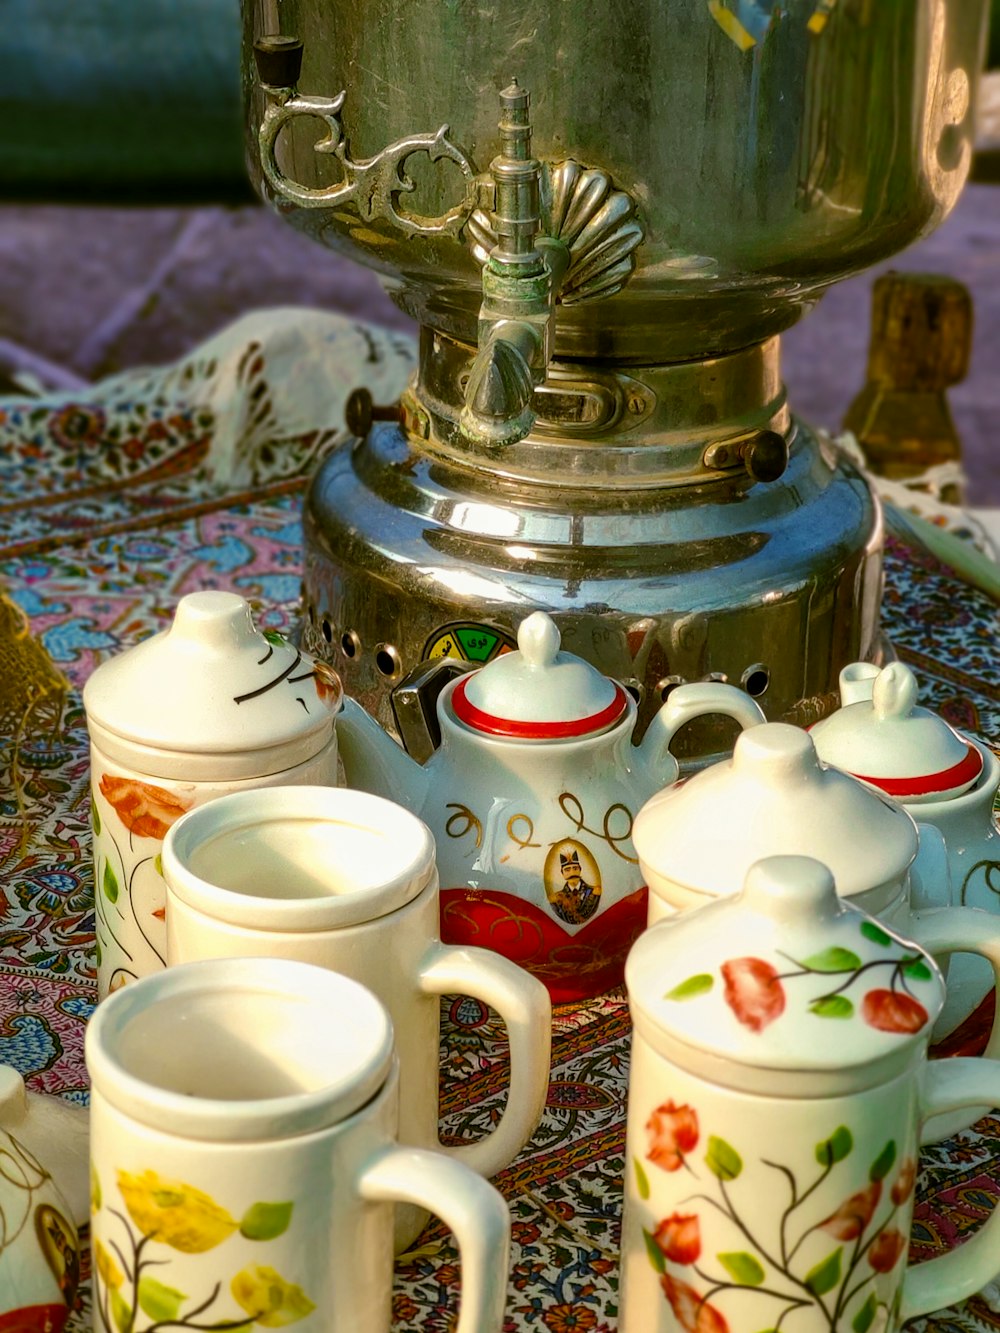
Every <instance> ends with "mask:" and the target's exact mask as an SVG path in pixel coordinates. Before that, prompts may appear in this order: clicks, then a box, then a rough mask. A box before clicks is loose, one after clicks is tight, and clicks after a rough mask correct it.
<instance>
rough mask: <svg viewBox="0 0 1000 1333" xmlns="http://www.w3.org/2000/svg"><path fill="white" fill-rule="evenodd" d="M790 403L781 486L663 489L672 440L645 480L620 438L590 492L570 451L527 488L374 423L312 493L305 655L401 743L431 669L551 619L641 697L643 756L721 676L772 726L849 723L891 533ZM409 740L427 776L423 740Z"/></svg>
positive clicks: (732, 476) (492, 650)
mask: <svg viewBox="0 0 1000 1333" xmlns="http://www.w3.org/2000/svg"><path fill="white" fill-rule="evenodd" d="M775 341H776V340H775ZM765 346H766V345H765ZM758 352H759V349H758ZM776 355H777V353H776V348H775V350H774V356H775V358H776ZM745 359H746V358H745V357H744V361H745ZM744 369H745V366H744ZM684 373H685V374H686V375H688V376H690V374H691V371H690V368H687V369H685V372H684ZM712 373H713V376H714V379H713V383H714V382H715V381H717V380H718V375H719V366H718V363H714V364H713V367H712ZM420 392H421V389H420V386H419V385H418V387H417V390H416V400H417V401H419V399H420ZM780 402H781V405H782V406H781V410H780V411H778V412H776V411H775V410H773V403H772V404H771V407H770V408H769V412H770V415H769V416H768V417H767V421H769V422H770V423H771V424H772V426H773V424H775V423H776V422H780V423H782V424H783V429H782V431H781V434H783V435H784V437H785V439H786V441H787V443H788V450H789V457H788V465H787V467H786V469H785V471H784V472H783V474H782V475H780V476H779V477H778V478H777V479H775V480H772V481H766V482H765V481H757V482H755V481H753V480H752V478H751V477H749V476H748V475H747V473H746V471H745V470H744V469H743V468H739V469H738V471H737V472H733V471H730V473H729V474H728V475H725V476H721V477H720V476H715V477H714V479H710V480H708V479H706V480H702V481H699V480H697V479H694V480H692V479H690V478H686V477H685V478H680V479H678V477H677V476H676V475H668V474H667V473H665V472H662V471H661V472H660V473H658V472H657V471H656V469H655V467H653V466H652V464H651V462H650V460H654V458H655V455H656V451H657V449H662V448H663V446H661V444H660V443H658V442H657V441H658V437H656V436H653V437H651V439H650V440H649V442H648V448H647V449H646V451H642V450H633V451H632V453H633V454H634V456H635V457H636V458H637V459H640V460H641V462H642V467H641V468H640V467H636V468H635V469H634V471H635V480H634V481H630V479H629V468H628V467H625V468H623V467H622V458H623V457H624V452H623V450H622V448H621V447H620V445H618V444H616V443H613V442H612V443H607V442H603V441H598V442H596V443H593V442H591V443H586V444H585V447H584V445H580V449H581V450H582V451H583V452H581V454H580V457H582V458H585V459H586V462H587V471H586V473H585V474H584V475H581V473H582V469H583V464H582V463H579V462H574V458H575V457H576V455H574V454H572V452H570V453H566V452H565V451H564V452H563V453H562V454H560V453H559V450H558V449H556V450H553V451H552V454H553V456H554V455H559V464H560V465H559V467H558V469H555V468H554V469H553V470H552V472H551V474H550V475H548V476H546V475H545V474H544V471H541V470H538V471H536V473H535V475H527V472H528V471H530V469H522V475H520V476H516V475H512V471H513V469H512V468H510V467H508V466H506V465H505V464H504V462H503V460H499V461H498V460H492V461H491V460H472V461H470V460H466V459H463V458H462V457H461V456H460V455H459V454H458V453H457V452H456V451H455V450H454V449H451V450H450V449H448V448H446V447H445V448H437V447H435V445H434V443H433V442H428V441H427V440H422V439H419V438H415V437H414V435H413V433H412V432H411V433H407V432H406V431H405V430H404V429H403V427H401V426H400V425H399V424H397V423H395V422H392V423H390V422H376V423H375V424H373V425H372V426H371V428H370V429H369V430H368V433H367V435H366V436H365V438H356V439H354V440H353V441H351V442H349V443H347V444H345V445H344V446H342V447H341V448H339V449H338V450H336V451H335V452H334V453H333V454H332V455H331V456H330V457H329V458H327V459H326V461H325V462H324V463H323V464H322V466H321V467H320V469H319V471H318V472H317V474H316V476H315V478H314V480H313V483H312V486H311V489H310V492H309V496H308V499H307V503H306V507H305V573H304V581H305V588H304V590H305V613H306V615H305V626H304V635H303V643H304V646H305V647H306V648H307V649H308V650H309V651H310V652H312V653H314V654H316V655H317V656H319V657H322V658H325V659H326V660H327V661H329V662H331V663H332V664H333V665H335V666H336V668H337V670H338V671H339V672H340V673H341V675H342V677H343V680H344V685H345V688H346V689H347V691H348V692H349V693H350V694H351V695H352V696H353V697H354V698H356V699H357V700H358V701H359V702H360V703H362V704H363V705H364V706H365V707H366V708H367V709H368V710H369V711H370V712H371V713H372V714H373V715H374V716H375V717H376V718H377V719H378V720H379V721H380V722H381V723H382V724H383V725H384V726H386V727H387V728H388V729H390V730H392V731H394V732H396V733H397V734H398V733H399V730H400V727H399V725H398V724H397V716H396V714H395V713H394V710H393V697H392V696H393V691H394V690H397V689H398V687H399V686H400V683H401V682H403V681H404V679H405V678H407V677H408V676H410V674H411V673H412V672H413V671H414V669H415V668H417V667H418V666H419V665H420V663H421V662H423V661H425V660H426V659H428V658H437V657H445V656H450V657H454V658H456V659H459V660H462V661H464V662H466V663H469V664H472V665H477V664H481V663H483V662H485V661H487V660H489V659H490V658H491V657H493V656H495V655H496V654H498V653H501V652H504V651H506V650H508V649H510V648H511V647H512V646H513V645H514V643H515V635H516V630H517V626H518V625H519V624H520V622H521V620H522V619H523V618H524V617H525V616H526V615H528V614H529V613H530V612H531V611H534V610H539V609H541V610H545V611H548V612H549V613H550V614H551V615H552V616H553V618H554V619H555V620H556V621H557V623H558V625H559V628H560V631H561V634H562V642H563V646H564V647H565V648H566V649H567V650H568V651H570V652H573V653H576V654H578V655H579V656H581V657H584V658H586V659H587V660H588V661H590V662H592V663H593V664H594V665H595V666H596V667H598V668H599V669H600V670H601V671H603V672H605V673H606V674H607V675H609V676H612V677H614V678H616V679H618V680H621V681H622V682H623V683H624V684H625V685H626V686H627V687H628V688H629V689H630V690H631V691H632V693H633V694H634V695H635V697H636V699H637V702H638V705H639V724H638V727H637V730H636V735H637V737H638V736H639V735H641V733H642V731H643V730H644V728H645V726H646V724H647V723H648V721H649V719H650V717H651V716H652V715H653V713H654V712H655V711H656V709H657V708H658V706H659V704H660V702H661V700H662V699H663V698H664V697H665V695H666V694H667V693H668V692H669V691H670V690H671V689H672V688H673V687H674V686H675V685H677V684H679V683H682V682H685V681H695V680H705V679H710V680H725V681H729V682H730V683H731V684H733V685H737V686H739V687H741V688H743V689H745V690H746V691H747V692H748V693H749V694H750V695H752V696H753V697H754V698H755V699H756V700H757V701H758V702H759V703H760V705H761V707H762V708H763V709H764V711H765V713H766V714H767V716H768V717H769V718H770V719H771V720H782V721H789V722H794V723H797V724H800V725H809V724H810V723H812V722H814V721H816V720H817V719H818V718H820V717H822V716H825V715H826V713H828V712H829V711H830V710H831V709H832V708H834V707H836V705H837V676H838V673H839V671H840V669H841V667H842V666H844V665H845V664H846V663H848V662H850V661H855V660H860V659H870V658H872V657H874V656H875V655H876V654H877V652H878V647H879V642H878V640H879V635H878V620H879V599H880V592H881V552H882V525H881V516H880V512H879V508H878V504H877V501H876V500H875V499H874V497H873V495H872V493H871V491H870V489H869V487H868V485H867V483H866V482H865V480H864V479H863V478H862V476H861V475H860V474H859V473H858V472H857V471H856V470H855V469H854V468H853V467H852V466H851V465H850V464H849V463H848V462H847V461H846V460H845V459H844V458H843V457H842V456H841V455H840V454H839V453H837V452H836V451H835V450H833V449H831V448H830V446H829V445H828V444H827V443H825V442H823V441H821V440H820V439H819V438H818V437H817V436H816V435H815V434H814V433H813V432H812V431H811V430H810V429H809V428H808V427H807V426H805V425H803V423H801V422H798V421H796V420H794V419H793V418H791V417H790V416H789V415H788V413H787V409H786V408H784V406H783V404H784V398H783V391H782V393H781V395H780ZM701 406H702V407H703V402H702V403H701ZM698 408H699V401H698V400H697V398H696V399H695V400H694V401H693V402H692V406H691V410H692V412H696V411H697V410H698ZM406 411H407V415H408V417H409V418H411V419H412V415H413V403H412V401H411V403H410V405H409V407H408V408H407V409H406ZM713 433H715V434H717V435H718V434H720V433H721V435H722V436H723V437H724V436H725V431H724V430H722V431H721V432H720V431H719V428H718V426H715V428H714V431H713ZM547 448H548V446H547V445H546V443H545V441H544V440H543V441H542V442H541V443H540V444H539V445H538V446H536V448H535V454H536V455H537V456H538V457H540V458H544V457H545V456H546V450H547ZM670 449H671V450H673V451H674V455H676V453H677V450H676V442H672V443H671V445H670ZM664 452H666V450H665V449H664ZM682 452H683V451H682ZM688 452H690V441H689V442H688ZM602 453H603V454H606V455H607V458H608V459H609V460H611V461H609V462H608V464H607V466H606V467H605V468H604V469H603V476H602V466H601V464H600V461H599V460H600V458H601V456H602ZM672 456H673V455H672ZM522 457H523V458H528V457H529V455H528V454H524V455H522ZM403 730H404V733H405V732H406V727H405V725H404V727H403ZM418 731H419V728H418ZM404 739H405V740H406V741H407V742H408V744H409V746H410V748H411V750H413V751H414V752H415V753H416V757H418V758H423V757H425V753H420V750H421V747H422V746H423V747H424V749H425V751H426V742H424V741H422V740H421V738H420V737H419V735H418V736H417V738H416V740H413V739H412V738H411V736H410V735H408V734H404ZM731 741H732V732H731V724H730V723H729V722H728V721H727V720H725V719H719V720H718V721H717V722H716V721H712V722H709V723H705V724H701V725H698V726H695V725H692V726H691V727H690V728H688V729H686V734H684V735H682V737H681V738H680V741H679V746H678V749H677V752H678V757H679V758H687V759H689V760H691V759H699V758H700V759H702V760H704V759H705V758H707V757H711V756H713V755H715V754H717V753H719V752H720V751H722V750H723V749H726V748H728V746H729V745H730V744H731Z"/></svg>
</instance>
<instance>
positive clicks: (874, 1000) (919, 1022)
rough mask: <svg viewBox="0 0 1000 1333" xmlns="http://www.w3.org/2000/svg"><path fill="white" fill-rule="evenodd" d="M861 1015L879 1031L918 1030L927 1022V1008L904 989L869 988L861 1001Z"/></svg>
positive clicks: (906, 1031)
mask: <svg viewBox="0 0 1000 1333" xmlns="http://www.w3.org/2000/svg"><path fill="white" fill-rule="evenodd" d="M861 1016H862V1017H863V1018H864V1020H865V1022H866V1023H868V1024H869V1026H871V1027H873V1028H878V1030H879V1032H900V1033H904V1034H909V1033H913V1032H919V1031H920V1029H921V1028H922V1027H923V1026H924V1024H925V1023H926V1022H927V1010H926V1009H925V1008H924V1006H923V1005H922V1004H921V1003H920V1002H919V1000H915V999H914V998H913V996H912V995H907V994H906V992H905V991H895V990H870V991H869V992H868V994H867V995H866V996H865V998H864V999H863V1000H862V1001H861Z"/></svg>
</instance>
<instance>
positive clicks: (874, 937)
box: [861, 921, 892, 949]
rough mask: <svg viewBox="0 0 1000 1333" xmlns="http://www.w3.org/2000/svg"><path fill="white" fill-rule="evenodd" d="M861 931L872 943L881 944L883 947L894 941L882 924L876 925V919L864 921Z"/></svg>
mask: <svg viewBox="0 0 1000 1333" xmlns="http://www.w3.org/2000/svg"><path fill="white" fill-rule="evenodd" d="M861 933H862V935H864V937H865V939H866V940H871V942H872V944H880V945H881V946H882V948H883V949H886V948H888V947H889V945H890V944H891V943H892V936H891V935H887V934H886V933H885V931H884V930H883V929H882V927H881V926H876V924H875V922H874V921H862V923H861Z"/></svg>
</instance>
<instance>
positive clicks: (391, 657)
mask: <svg viewBox="0 0 1000 1333" xmlns="http://www.w3.org/2000/svg"><path fill="white" fill-rule="evenodd" d="M375 665H376V667H377V668H378V669H379V671H381V673H382V675H383V676H398V675H399V672H400V661H399V653H397V652H396V650H395V648H393V647H392V646H391V644H387V643H383V644H382V645H381V646H380V647H379V648H378V649H377V650H376V652H375Z"/></svg>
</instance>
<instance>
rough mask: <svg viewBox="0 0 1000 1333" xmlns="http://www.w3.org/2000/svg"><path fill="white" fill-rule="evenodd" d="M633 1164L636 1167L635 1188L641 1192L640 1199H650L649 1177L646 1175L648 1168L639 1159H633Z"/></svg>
mask: <svg viewBox="0 0 1000 1333" xmlns="http://www.w3.org/2000/svg"><path fill="white" fill-rule="evenodd" d="M632 1164H633V1166H634V1167H635V1187H636V1189H637V1190H638V1191H639V1198H640V1199H648V1198H649V1177H648V1176H647V1175H646V1168H645V1167H644V1166H643V1164H642V1163H641V1162H640V1161H639V1159H638V1157H633V1158H632Z"/></svg>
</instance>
